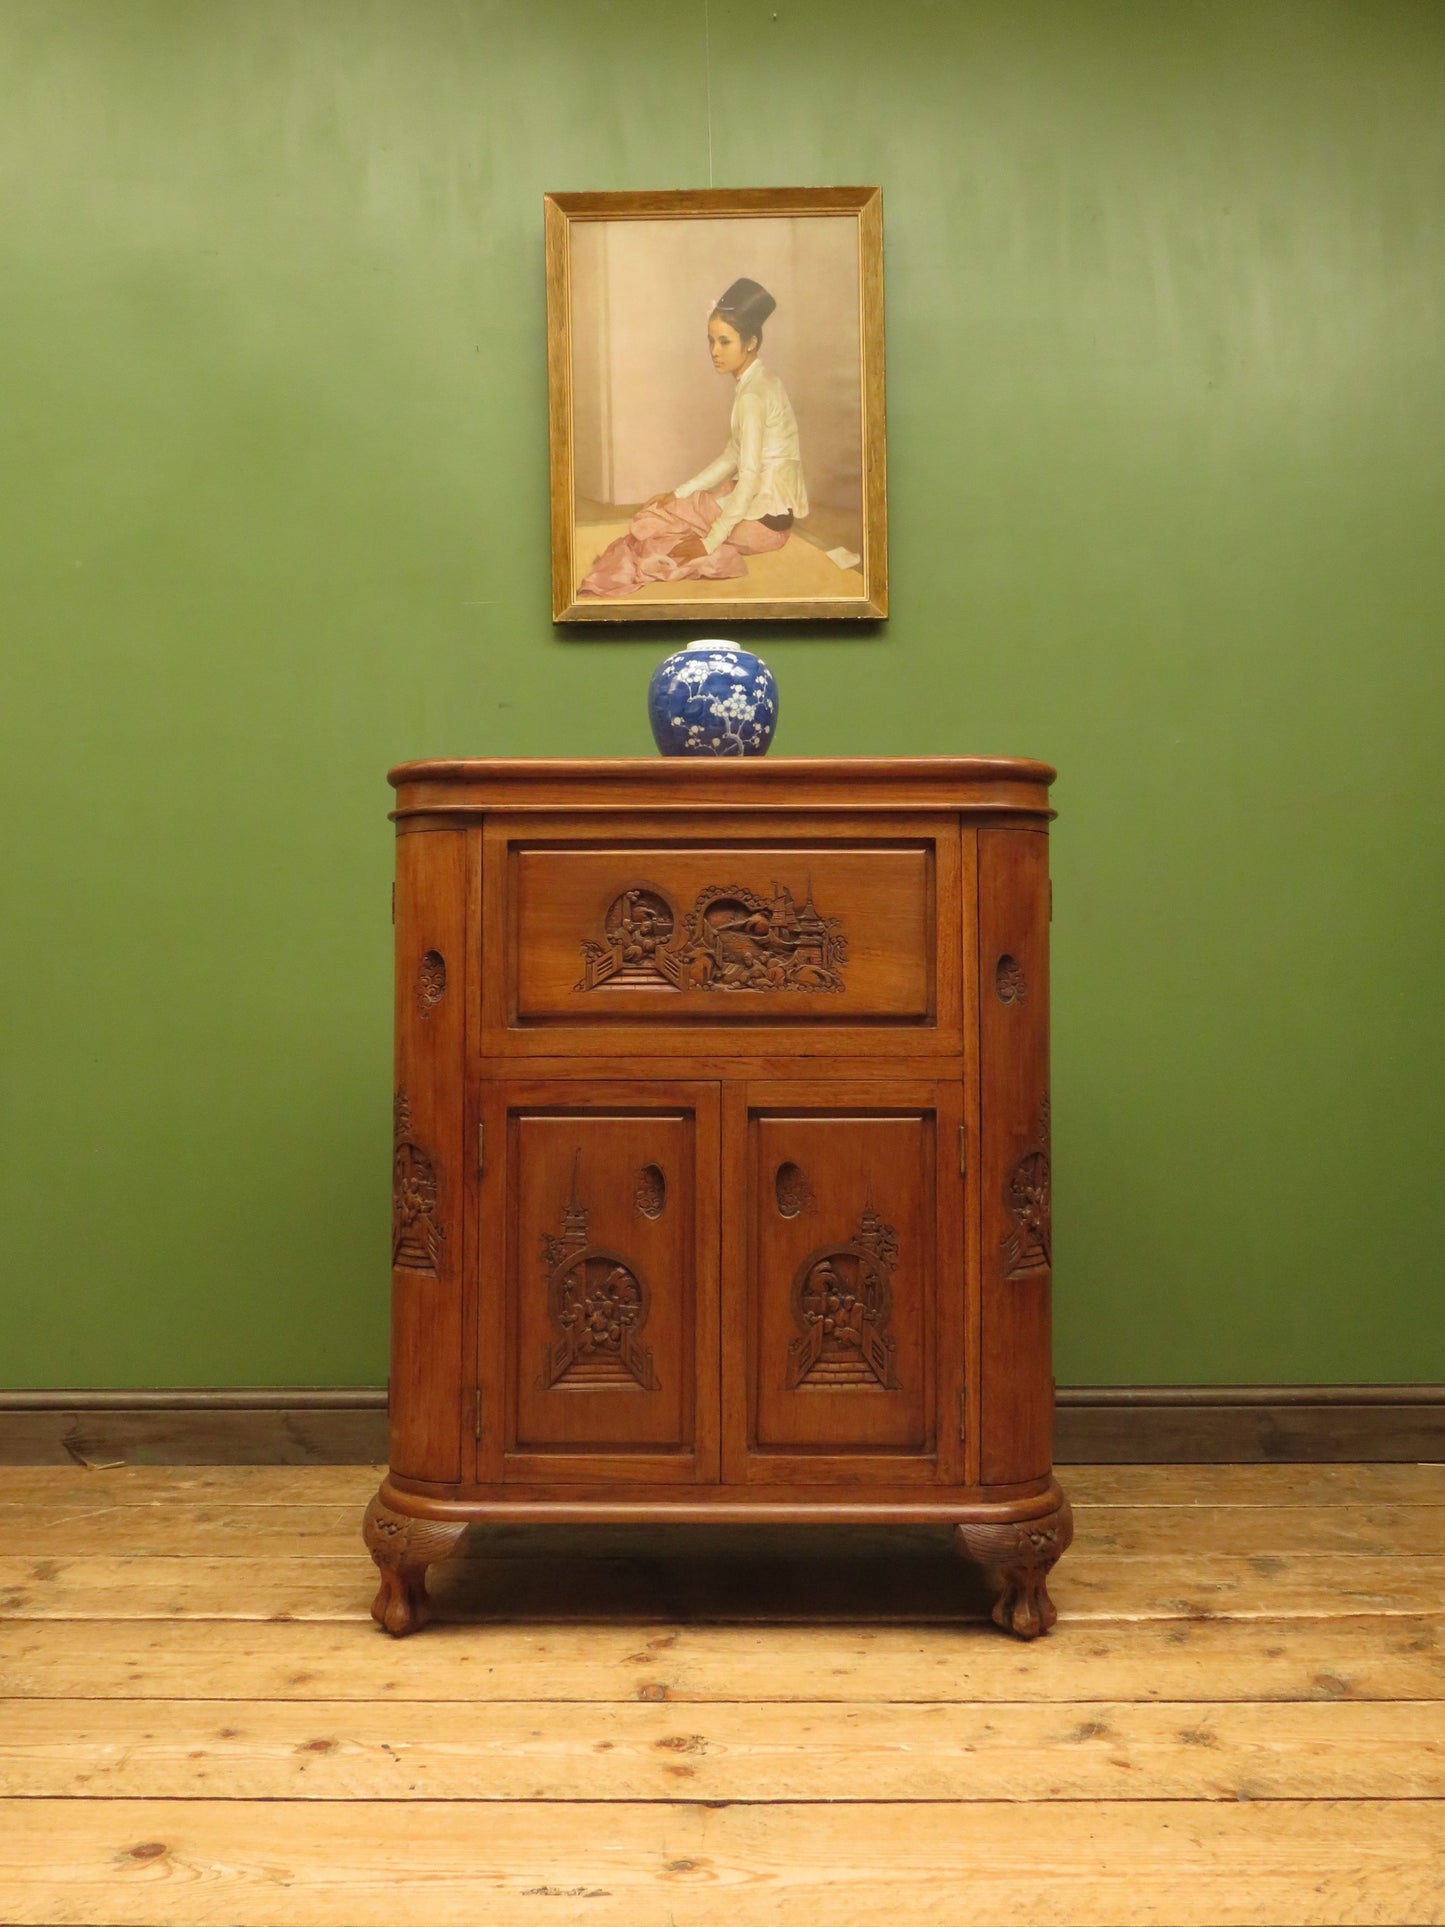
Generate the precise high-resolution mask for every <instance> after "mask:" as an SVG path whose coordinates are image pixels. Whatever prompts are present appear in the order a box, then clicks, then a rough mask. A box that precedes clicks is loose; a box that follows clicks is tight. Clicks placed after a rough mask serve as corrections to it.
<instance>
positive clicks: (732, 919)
mask: <svg viewBox="0 0 1445 1927" xmlns="http://www.w3.org/2000/svg"><path fill="white" fill-rule="evenodd" d="M936 867H937V846H936V844H935V843H933V842H932V841H925V840H918V841H899V842H888V843H881V842H880V843H872V844H866V843H865V844H856V843H852V844H844V843H833V842H822V841H820V842H818V843H817V844H813V845H809V844H807V843H805V842H797V843H789V844H781V843H779V844H772V843H768V842H766V841H763V840H758V841H754V842H751V843H744V842H739V843H736V844H729V843H716V842H715V843H706V844H704V843H698V844H696V845H685V846H681V847H679V846H678V845H676V844H673V845H670V846H669V845H666V844H662V843H653V844H647V843H642V842H639V843H637V844H624V843H620V842H619V843H618V844H615V845H612V846H605V845H591V846H585V847H584V846H572V847H566V846H559V845H556V844H552V845H547V846H533V847H525V846H520V847H519V846H514V848H513V862H512V864H511V865H510V866H509V871H510V874H509V882H510V887H511V891H512V897H513V902H512V906H511V909H512V926H513V933H514V934H513V942H512V945H511V956H510V968H509V977H510V986H509V987H510V991H511V995H510V998H509V1000H508V1001H509V1005H510V1009H509V1012H508V1015H509V1018H510V1020H511V1022H513V1023H514V1024H518V1025H528V1024H533V1025H543V1024H556V1023H559V1022H565V1023H573V1024H588V1025H596V1024H610V1023H616V1022H617V1020H619V1019H622V1020H631V1021H633V1022H636V1021H637V1020H639V1019H644V1020H646V1021H647V1022H648V1023H649V1024H656V1023H665V1024H666V1023H673V1024H681V1025H689V1026H692V1025H700V1024H701V1025H713V1024H737V1023H747V1024H782V1025H790V1024H811V1025H833V1024H847V1023H856V1022H858V1021H859V1020H864V1021H873V1022H876V1021H879V1020H881V1021H884V1022H893V1023H897V1024H900V1025H905V1024H911V1025H929V1024H932V1023H934V1022H935V1021H936V1012H937V1006H938V999H937V980H938V975H939V972H938V967H937V959H938V949H939V941H938V927H937V926H938V913H937V900H938V887H937V885H938V879H937V876H936Z"/></svg>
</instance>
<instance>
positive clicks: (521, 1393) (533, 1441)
mask: <svg viewBox="0 0 1445 1927" xmlns="http://www.w3.org/2000/svg"><path fill="white" fill-rule="evenodd" d="M717 1112H718V1093H717V1086H716V1085H715V1084H631V1085H628V1084H582V1083H575V1084H567V1083H561V1082H556V1083H552V1082H549V1083H534V1082H530V1081H529V1082H526V1083H522V1082H516V1083H512V1082H503V1083H498V1084H489V1085H487V1086H485V1087H484V1089H483V1094H482V1122H483V1138H482V1142H483V1151H484V1157H483V1178H482V1208H481V1236H480V1239H479V1246H478V1248H479V1254H480V1256H479V1264H480V1275H479V1278H478V1305H479V1319H478V1335H479V1343H480V1357H479V1362H478V1382H479V1385H480V1387H481V1404H480V1439H479V1447H478V1456H479V1472H480V1476H481V1477H482V1478H484V1479H496V1478H504V1479H508V1480H518V1481H531V1482H534V1483H540V1482H548V1483H551V1484H557V1485H566V1484H576V1483H583V1484H585V1483H587V1482H588V1481H596V1480H599V1479H606V1480H613V1481H622V1482H625V1483H653V1482H657V1481H668V1480H692V1479H713V1478H716V1476H717V1396H718V1372H717V1239H718V1230H717V1178H718V1139H717Z"/></svg>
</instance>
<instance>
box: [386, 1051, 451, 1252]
mask: <svg viewBox="0 0 1445 1927" xmlns="http://www.w3.org/2000/svg"><path fill="white" fill-rule="evenodd" d="M393 1119H394V1123H393V1146H392V1160H391V1262H392V1263H393V1265H397V1266H399V1267H400V1268H401V1269H403V1270H406V1271H429V1272H430V1273H431V1274H432V1276H433V1277H434V1278H435V1277H436V1276H437V1275H438V1266H439V1263H440V1260H441V1251H442V1243H443V1240H444V1238H445V1235H446V1234H445V1232H444V1231H443V1230H442V1227H441V1225H440V1224H439V1223H438V1222H437V1168H436V1163H435V1160H434V1159H433V1158H432V1156H431V1153H430V1152H429V1151H427V1150H425V1149H424V1148H423V1147H422V1146H421V1145H420V1144H418V1142H417V1141H416V1139H415V1138H414V1137H413V1136H412V1132H411V1103H410V1101H409V1099H408V1098H407V1094H406V1087H405V1085H403V1086H401V1088H400V1089H399V1090H398V1091H397V1093H396V1099H395V1104H394V1108H393Z"/></svg>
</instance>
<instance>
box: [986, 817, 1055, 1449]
mask: <svg viewBox="0 0 1445 1927" xmlns="http://www.w3.org/2000/svg"><path fill="white" fill-rule="evenodd" d="M978 865H979V959H980V966H981V969H982V970H984V971H988V970H992V969H994V968H995V963H996V960H997V959H999V958H1004V957H1007V958H1011V959H1013V960H1014V961H1015V962H1016V964H1017V966H1018V973H1019V977H1018V981H1019V982H1020V983H1024V982H1026V984H1027V993H1028V994H1027V995H1026V996H1020V995H1015V996H1014V997H1013V998H1012V999H1005V998H1003V997H1001V996H995V997H984V998H982V999H981V1000H980V1008H979V1042H980V1066H979V1069H980V1085H981V1098H982V1111H983V1158H982V1166H981V1174H980V1194H981V1205H982V1211H983V1220H982V1226H981V1230H982V1246H983V1279H982V1289H983V1304H982V1339H983V1356H982V1360H981V1368H982V1382H983V1401H982V1426H981V1437H980V1472H981V1476H982V1477H983V1478H984V1479H985V1480H991V1481H992V1480H996V1481H998V1482H999V1483H1000V1484H1003V1483H1007V1482H1009V1481H1012V1480H1019V1479H1028V1478H1033V1477H1036V1476H1037V1475H1038V1474H1040V1473H1043V1472H1046V1471H1047V1470H1048V1469H1049V1465H1050V1462H1051V1459H1052V1455H1053V1408H1054V1395H1053V1374H1052V1371H1051V1366H1050V1355H1051V1345H1052V1304H1051V1299H1050V1285H1051V1277H1052V1266H1053V1212H1052V1173H1051V1170H1050V1146H1049V1109H1048V1102H1049V874H1048V839H1047V837H1045V836H1042V835H1040V834H1039V833H1038V832H1036V831H1032V830H997V829H983V830H980V831H979V835H978Z"/></svg>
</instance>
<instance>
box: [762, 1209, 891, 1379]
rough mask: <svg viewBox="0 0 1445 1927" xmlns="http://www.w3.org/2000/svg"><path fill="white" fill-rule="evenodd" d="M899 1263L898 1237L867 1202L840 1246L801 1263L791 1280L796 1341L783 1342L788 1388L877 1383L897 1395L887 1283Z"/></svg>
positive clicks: (889, 1288) (830, 1246) (822, 1250)
mask: <svg viewBox="0 0 1445 1927" xmlns="http://www.w3.org/2000/svg"><path fill="white" fill-rule="evenodd" d="M897 1265H898V1234H897V1232H896V1231H895V1230H894V1229H893V1226H892V1225H891V1224H885V1223H884V1222H883V1220H882V1218H880V1217H879V1215H878V1213H877V1212H876V1211H875V1210H874V1209H873V1207H872V1206H871V1205H869V1206H868V1208H867V1209H866V1210H865V1211H864V1212H863V1214H862V1215H861V1217H860V1218H859V1220H858V1230H857V1232H856V1233H855V1234H854V1236H853V1237H852V1239H850V1241H849V1242H848V1243H847V1244H845V1245H825V1246H824V1247H823V1248H822V1249H821V1250H820V1251H815V1252H813V1253H812V1254H811V1255H810V1256H809V1257H807V1258H805V1259H804V1260H803V1263H802V1264H801V1265H800V1266H799V1267H798V1271H797V1275H796V1276H795V1277H794V1279H793V1317H794V1319H795V1320H796V1322H797V1324H798V1327H799V1330H800V1332H801V1334H802V1335H801V1336H800V1337H798V1338H794V1339H793V1340H791V1341H790V1343H789V1345H788V1389H789V1390H790V1391H795V1390H797V1389H798V1388H799V1387H800V1386H803V1385H812V1386H816V1387H818V1388H820V1389H830V1388H833V1387H838V1386H873V1385H878V1386H881V1387H882V1389H883V1390H884V1391H885V1392H891V1391H896V1390H897V1387H898V1375H897V1373H896V1372H895V1370H894V1365H893V1354H894V1345H895V1341H894V1338H893V1335H892V1333H891V1332H889V1330H888V1320H889V1317H890V1315H891V1313H892V1310H893V1288H892V1285H891V1284H890V1283H889V1279H890V1277H891V1275H892V1273H893V1272H894V1270H896V1268H897Z"/></svg>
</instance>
